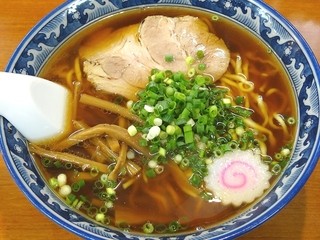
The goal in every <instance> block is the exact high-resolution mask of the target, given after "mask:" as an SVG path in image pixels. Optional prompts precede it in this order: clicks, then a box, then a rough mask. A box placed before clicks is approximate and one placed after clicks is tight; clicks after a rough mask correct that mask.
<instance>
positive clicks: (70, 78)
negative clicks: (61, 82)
mask: <svg viewBox="0 0 320 240" xmlns="http://www.w3.org/2000/svg"><path fill="white" fill-rule="evenodd" d="M73 74H74V70H73V69H72V70H70V71H68V73H67V75H66V77H65V79H66V84H67V86H68V87H69V88H70V89H73Z"/></svg>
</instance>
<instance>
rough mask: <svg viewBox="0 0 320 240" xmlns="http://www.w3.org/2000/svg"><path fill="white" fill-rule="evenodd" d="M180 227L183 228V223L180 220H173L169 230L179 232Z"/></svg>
mask: <svg viewBox="0 0 320 240" xmlns="http://www.w3.org/2000/svg"><path fill="white" fill-rule="evenodd" d="M180 229H181V224H180V223H179V222H178V221H174V222H171V223H170V224H169V227H168V230H169V232H177V231H179V230H180Z"/></svg>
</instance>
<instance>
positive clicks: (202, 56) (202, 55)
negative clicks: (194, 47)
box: [197, 50, 204, 59]
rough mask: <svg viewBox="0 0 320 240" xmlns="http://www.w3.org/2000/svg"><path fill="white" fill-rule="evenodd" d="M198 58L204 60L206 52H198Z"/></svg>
mask: <svg viewBox="0 0 320 240" xmlns="http://www.w3.org/2000/svg"><path fill="white" fill-rule="evenodd" d="M197 58H198V59H203V58H204V51H202V50H198V51H197Z"/></svg>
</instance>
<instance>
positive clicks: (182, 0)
mask: <svg viewBox="0 0 320 240" xmlns="http://www.w3.org/2000/svg"><path fill="white" fill-rule="evenodd" d="M151 5H152V6H157V5H161V6H162V5H179V6H185V7H197V8H198V9H199V8H200V9H204V10H206V11H211V12H212V13H215V14H220V15H223V16H225V17H227V18H229V19H230V20H232V21H235V22H237V23H239V24H241V25H243V26H244V27H246V28H247V29H249V30H250V31H251V32H252V33H253V34H255V35H257V36H258V37H259V38H260V39H261V40H262V41H264V42H265V43H266V44H268V45H269V46H270V50H271V51H273V52H274V53H275V54H276V55H277V56H278V58H279V59H280V60H281V62H282V64H283V65H284V66H285V68H286V70H287V72H288V74H289V75H290V77H291V84H292V86H293V89H294V93H295V95H296V101H297V106H298V113H299V121H298V124H299V126H298V135H297V139H296V142H295V151H294V153H293V157H292V160H291V161H290V163H289V165H288V167H287V168H286V170H285V172H284V173H283V175H282V177H281V178H280V179H279V181H278V182H277V183H276V184H275V185H274V186H273V189H272V190H271V191H270V192H269V193H268V194H267V195H266V196H265V197H264V198H263V200H261V201H260V202H258V203H257V204H255V205H253V206H252V207H251V208H250V209H248V210H247V211H246V212H244V213H243V214H241V215H239V216H237V217H236V218H234V219H231V220H229V221H227V222H225V223H223V224H222V225H220V226H217V227H213V228H211V229H209V230H204V229H199V231H197V232H195V233H193V234H190V235H179V236H176V237H173V238H171V239H229V238H234V237H237V236H240V235H242V234H244V233H245V232H247V231H249V230H251V229H252V228H255V227H256V226H258V225H260V224H261V223H263V222H264V221H266V220H267V219H269V218H270V217H271V216H273V215H274V214H275V213H277V212H278V211H279V210H280V209H281V208H282V207H284V206H285V205H286V204H287V203H288V202H289V201H290V200H291V199H292V198H293V197H294V196H295V194H296V193H297V192H298V191H299V190H300V189H301V187H302V186H303V185H304V183H305V182H306V180H307V179H308V177H309V176H310V174H311V172H312V170H313V168H314V167H315V165H316V163H317V160H318V158H319V136H320V134H319V92H320V90H319V75H320V69H319V65H318V63H317V61H316V59H315V57H314V56H313V54H312V53H311V51H310V49H309V47H308V46H307V44H306V43H305V41H304V40H303V38H302V37H301V36H300V35H299V33H298V32H297V31H296V30H295V29H294V28H293V27H292V26H291V25H290V24H289V23H288V22H287V21H286V20H285V19H283V18H282V17H281V16H280V15H279V14H278V13H277V12H275V11H274V10H273V9H271V8H270V7H268V6H267V5H266V4H264V3H263V2H261V1H259V0H251V1H250V0H158V1H157V0H122V1H121V0H110V1H107V0H75V1H68V2H66V3H64V4H63V5H61V6H60V7H59V8H57V9H56V10H54V11H53V12H52V13H51V14H49V15H48V16H47V17H46V18H45V19H43V20H42V21H41V22H39V24H38V25H37V26H36V27H35V28H34V29H33V30H32V31H31V32H30V33H29V34H28V35H27V36H26V38H25V39H24V40H23V42H22V43H21V44H20V45H19V47H18V49H17V50H16V52H15V53H14V55H13V57H12V58H11V60H10V62H9V65H8V67H7V71H10V72H16V73H22V74H29V75H36V74H37V73H38V72H39V71H40V70H41V67H42V66H43V64H44V62H45V60H46V59H47V58H48V57H49V56H50V55H51V54H52V53H53V52H54V51H55V49H57V48H58V47H59V46H60V45H61V44H62V43H63V42H64V41H66V40H67V39H68V38H69V37H70V36H71V35H72V34H74V33H75V32H77V31H78V30H79V29H82V28H84V27H86V26H88V25H89V24H92V23H94V22H95V21H97V20H99V19H101V18H103V17H105V16H107V15H110V14H114V13H116V12H119V11H122V10H124V9H129V8H136V7H144V6H151ZM0 136H1V138H0V140H1V141H0V144H1V150H2V153H3V155H4V158H5V161H6V164H7V167H8V169H9V171H10V172H11V175H12V176H13V178H14V179H15V181H16V183H17V184H18V186H19V187H20V188H21V190H22V191H23V192H24V193H25V195H26V196H27V197H28V198H29V200H30V201H31V202H32V203H33V204H34V205H35V206H36V207H37V208H38V209H40V210H41V211H42V212H43V213H44V214H46V215H47V216H49V217H50V218H51V219H53V220H54V221H55V222H57V223H59V224H60V225H61V226H63V227H64V228H66V229H68V230H70V231H72V232H74V233H76V234H78V235H79V236H81V237H84V238H86V239H110V238H113V239H144V237H143V236H133V235H131V234H130V233H127V232H122V231H119V230H117V229H112V228H106V227H103V226H101V225H98V224H96V223H94V222H92V221H90V220H88V219H86V218H84V217H83V216H82V215H79V214H78V213H75V212H73V211H72V209H70V208H69V207H68V206H67V205H65V204H64V203H63V202H62V201H61V200H60V199H59V198H58V197H57V196H56V195H55V194H54V193H53V192H52V191H51V190H50V189H49V188H48V187H47V186H46V184H45V182H44V180H43V179H42V177H41V175H40V173H39V172H38V169H37V168H36V167H35V166H34V162H33V159H32V157H31V155H30V154H29V152H28V149H27V143H26V140H25V139H24V138H23V136H21V135H20V133H19V132H18V131H17V130H16V129H15V128H14V127H13V126H12V125H11V124H10V123H9V122H8V121H6V120H5V119H4V118H0ZM148 239H159V238H152V237H148ZM160 239H166V237H161V238H160Z"/></svg>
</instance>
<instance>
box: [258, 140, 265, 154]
mask: <svg viewBox="0 0 320 240" xmlns="http://www.w3.org/2000/svg"><path fill="white" fill-rule="evenodd" d="M257 141H258V143H259V147H260V150H261V154H262V155H267V145H266V143H265V142H263V141H261V140H259V139H257Z"/></svg>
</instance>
